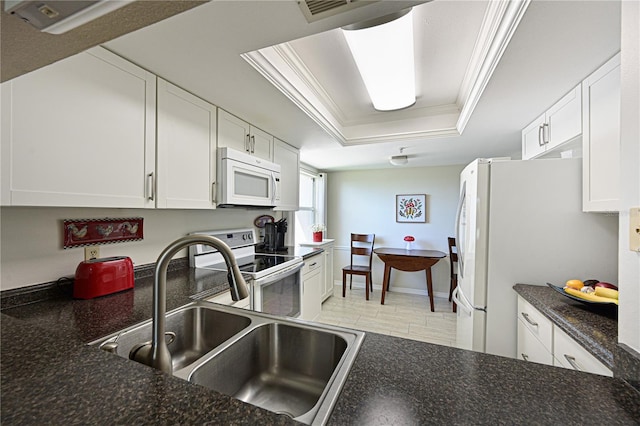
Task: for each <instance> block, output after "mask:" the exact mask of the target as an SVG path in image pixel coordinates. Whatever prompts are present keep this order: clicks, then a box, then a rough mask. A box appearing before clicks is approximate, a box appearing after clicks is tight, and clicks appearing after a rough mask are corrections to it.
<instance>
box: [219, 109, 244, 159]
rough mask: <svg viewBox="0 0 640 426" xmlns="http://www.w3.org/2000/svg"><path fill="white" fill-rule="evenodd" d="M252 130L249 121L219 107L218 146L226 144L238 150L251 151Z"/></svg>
mask: <svg viewBox="0 0 640 426" xmlns="http://www.w3.org/2000/svg"><path fill="white" fill-rule="evenodd" d="M250 132H251V131H250V126H249V123H247V122H245V121H243V120H240V119H239V118H238V117H236V116H235V115H231V114H229V113H228V112H226V111H224V110H221V109H218V147H223V146H226V147H229V148H233V149H235V150H237V151H241V152H246V153H250V149H249V137H250Z"/></svg>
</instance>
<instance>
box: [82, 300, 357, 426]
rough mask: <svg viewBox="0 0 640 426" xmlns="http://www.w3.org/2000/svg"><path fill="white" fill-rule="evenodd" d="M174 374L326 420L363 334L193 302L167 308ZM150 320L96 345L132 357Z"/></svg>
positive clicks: (312, 420) (302, 417)
mask: <svg viewBox="0 0 640 426" xmlns="http://www.w3.org/2000/svg"><path fill="white" fill-rule="evenodd" d="M165 318H166V332H167V333H166V334H165V337H166V340H167V344H168V348H169V352H170V353H171V358H172V364H173V375H174V376H176V377H179V378H181V379H184V380H188V381H190V382H191V383H194V384H198V385H201V386H205V387H207V388H210V389H213V390H215V391H218V392H221V393H224V394H227V395H229V396H232V397H235V398H238V399H240V400H242V401H245V402H247V403H250V404H253V405H256V406H259V407H262V408H264V409H267V410H270V411H273V412H276V413H280V414H284V415H287V416H289V417H291V418H294V419H295V420H297V421H299V422H301V423H305V424H309V425H321V424H324V423H325V422H326V420H327V419H328V417H329V415H330V414H331V410H332V409H333V406H334V405H335V403H336V400H337V398H338V395H339V394H340V390H341V389H342V386H343V384H344V382H345V380H346V378H347V375H348V374H349V370H350V369H351V366H352V365H353V362H354V360H355V357H356V356H357V354H358V350H359V349H360V345H361V344H362V341H363V340H364V335H365V333H364V332H362V331H357V330H349V329H345V328H341V327H334V326H330V325H324V324H315V323H309V322H305V321H301V320H296V319H289V318H286V319H285V318H280V317H276V316H273V315H267V314H262V313H259V312H251V311H245V310H241V309H238V308H233V307H229V306H222V305H218V304H214V303H210V302H206V301H195V302H192V303H189V304H188V305H185V306H183V307H181V308H178V309H175V310H173V311H171V312H168V313H167V314H166V317H165ZM151 328H152V323H151V321H146V322H144V323H141V324H139V325H135V326H132V327H129V328H126V329H124V330H122V331H120V332H118V333H114V334H111V335H109V336H106V337H103V338H101V339H99V340H96V341H94V342H91V343H90V345H95V346H99V347H101V348H102V349H104V350H107V351H108V352H115V353H116V354H117V355H118V356H121V357H124V358H129V352H130V351H131V349H133V348H135V347H137V346H138V345H140V344H141V343H145V342H148V341H150V340H151V334H152V332H151Z"/></svg>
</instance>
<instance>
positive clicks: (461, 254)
mask: <svg viewBox="0 0 640 426" xmlns="http://www.w3.org/2000/svg"><path fill="white" fill-rule="evenodd" d="M466 197H467V182H462V189H461V190H460V198H459V199H458V208H457V210H456V230H455V237H456V247H457V248H458V273H459V274H460V278H464V241H461V240H460V219H461V218H462V208H463V207H464V201H465V198H466Z"/></svg>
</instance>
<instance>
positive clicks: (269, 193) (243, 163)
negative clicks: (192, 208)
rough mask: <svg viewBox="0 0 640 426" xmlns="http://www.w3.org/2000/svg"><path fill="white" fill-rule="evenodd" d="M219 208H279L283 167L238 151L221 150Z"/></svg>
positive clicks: (219, 159)
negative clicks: (281, 170) (281, 168)
mask: <svg viewBox="0 0 640 426" xmlns="http://www.w3.org/2000/svg"><path fill="white" fill-rule="evenodd" d="M217 166H218V172H217V175H218V195H217V197H216V202H217V204H218V206H219V207H233V206H251V207H276V206H277V205H278V204H279V203H280V165H278V164H275V163H272V162H270V161H266V160H263V159H261V158H257V157H255V156H253V155H249V154H245V153H244V152H240V151H236V150H235V149H232V148H228V147H222V148H218V164H217Z"/></svg>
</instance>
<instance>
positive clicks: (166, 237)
mask: <svg viewBox="0 0 640 426" xmlns="http://www.w3.org/2000/svg"><path fill="white" fill-rule="evenodd" d="M264 213H265V211H262V210H244V209H217V210H213V211H211V210H207V211H204V210H144V209H89V208H44V207H42V208H38V207H2V208H0V218H1V220H0V222H1V223H0V225H1V232H0V236H1V242H2V243H1V250H0V256H1V257H0V260H1V262H0V263H1V268H0V277H1V281H0V289H2V290H7V289H11V288H16V287H23V286H28V285H33V284H40V283H44V282H50V281H55V280H57V279H58V278H60V277H63V276H73V275H74V273H75V270H76V267H77V266H78V263H80V262H81V261H83V260H84V249H83V248H72V249H67V250H64V249H63V248H62V236H63V233H62V220H63V219H92V218H93V219H101V218H105V217H113V218H118V217H143V218H144V240H143V241H136V242H127V243H119V244H108V245H102V246H100V257H108V256H129V257H131V259H132V260H133V263H134V264H135V265H144V264H148V263H154V262H155V261H156V260H157V258H158V255H159V254H160V252H161V251H162V250H163V249H164V248H165V247H166V246H167V245H168V244H169V243H171V242H172V241H174V240H176V239H177V238H179V237H181V236H184V235H186V234H187V233H189V232H194V231H203V230H210V229H231V228H239V227H253V220H254V219H255V218H256V217H257V216H259V215H261V214H264ZM268 214H271V215H272V216H274V217H276V216H277V217H278V218H279V217H281V215H282V213H281V212H269V213H268ZM256 231H257V230H256ZM186 256H187V253H186V250H183V251H182V252H181V253H179V254H177V255H176V256H175V258H180V257H186Z"/></svg>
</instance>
